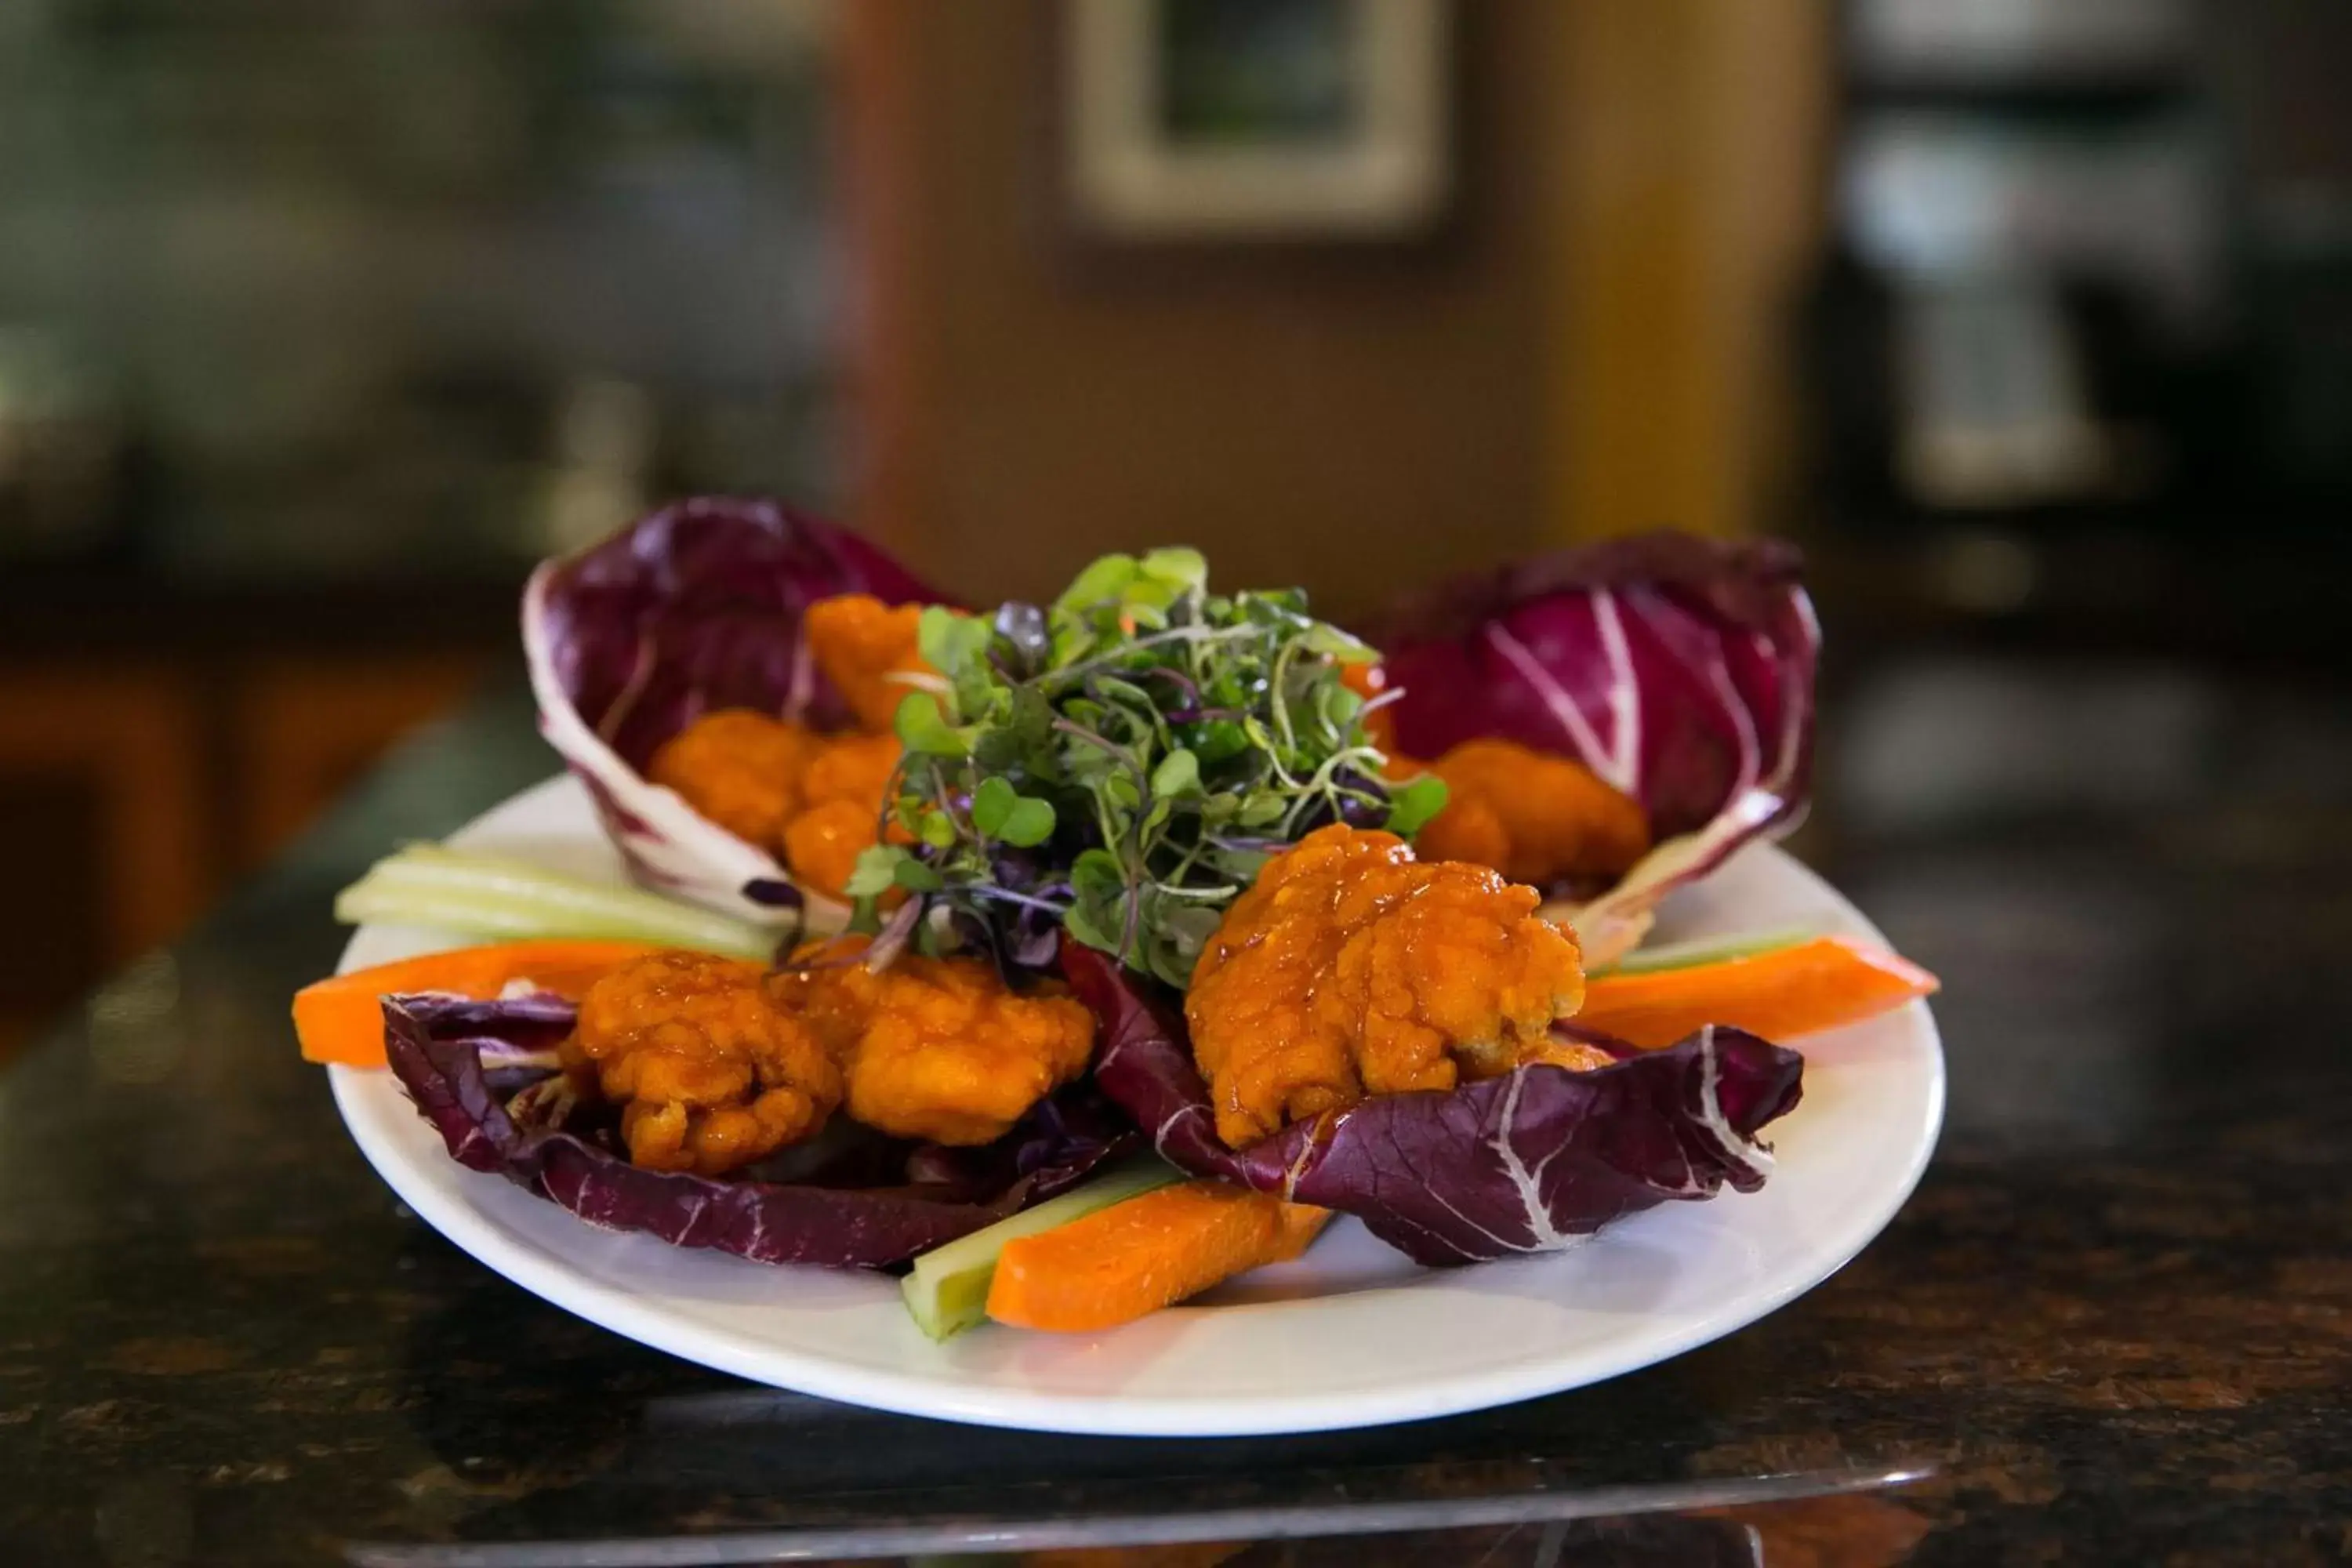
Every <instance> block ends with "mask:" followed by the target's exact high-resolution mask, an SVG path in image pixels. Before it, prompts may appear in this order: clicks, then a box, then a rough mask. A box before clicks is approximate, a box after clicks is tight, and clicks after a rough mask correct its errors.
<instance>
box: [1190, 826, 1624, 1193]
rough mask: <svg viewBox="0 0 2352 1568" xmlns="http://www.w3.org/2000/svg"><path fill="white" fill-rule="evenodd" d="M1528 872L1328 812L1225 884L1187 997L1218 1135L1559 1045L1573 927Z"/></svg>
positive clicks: (1444, 1083)
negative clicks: (1556, 1027)
mask: <svg viewBox="0 0 2352 1568" xmlns="http://www.w3.org/2000/svg"><path fill="white" fill-rule="evenodd" d="M1539 901H1540V899H1539V895H1538V893H1537V892H1536V890H1535V889H1533V888H1526V887H1517V886H1514V885H1512V884H1510V883H1507V882H1506V881H1504V879H1502V878H1501V877H1500V876H1499V875H1497V874H1496V872H1495V871H1494V870H1492V869H1491V868H1486V867H1484V866H1472V865H1466V864H1461V863H1430V862H1425V861H1419V860H1416V859H1414V858H1413V853H1412V849H1411V848H1410V847H1407V846H1406V844H1405V842H1404V840H1402V839H1401V838H1399V837H1396V836H1395V835H1394V834H1390V833H1370V832H1364V831H1361V830H1359V829H1357V828H1352V827H1349V826H1344V825H1337V824H1335V825H1334V826H1329V827H1325V828H1320V829H1318V830H1317V831H1316V832H1314V833H1311V834H1309V835H1307V837H1306V838H1304V839H1302V840H1301V841H1300V842H1299V843H1297V844H1296V845H1294V846H1292V847H1290V848H1289V849H1287V850H1285V851H1284V852H1283V853H1282V854H1280V855H1277V856H1276V857H1275V858H1273V859H1272V860H1270V861H1268V862H1267V863H1266V866H1265V869H1264V870H1263V871H1261V872H1260V873H1259V874H1258V879H1257V882H1256V883H1255V886H1253V887H1252V888H1251V889H1249V890H1248V891H1247V892H1245V893H1244V894H1243V895H1242V896H1241V897H1240V898H1238V899H1236V900H1234V904H1233V907H1232V908H1231V909H1230V910H1227V911H1226V913H1225V918H1224V921H1223V924H1221V925H1220V926H1219V927H1218V929H1217V934H1216V936H1215V937H1214V938H1213V939H1212V941H1211V942H1210V943H1209V945H1208V947H1207V948H1206V949H1205V950H1204V951H1203V952H1202V954H1201V960H1200V963H1199V964H1198V965H1197V966H1195V968H1194V969H1193V972H1192V989H1191V991H1190V992H1189V993H1188V994H1187V995H1186V997H1185V1002H1184V1016H1185V1018H1186V1021H1187V1022H1188V1023H1190V1025H1191V1026H1192V1051H1193V1055H1194V1058H1196V1059H1197V1061H1198V1062H1199V1064H1200V1068H1201V1071H1202V1075H1203V1076H1204V1077H1206V1078H1207V1079H1208V1080H1209V1089H1210V1098H1211V1100H1212V1101H1213V1104H1214V1106H1215V1108H1216V1114H1217V1135H1218V1136H1219V1137H1221V1138H1223V1140H1224V1141H1225V1142H1227V1143H1229V1144H1231V1145H1233V1146H1234V1147H1236V1148H1239V1147H1241V1146H1242V1145H1244V1144H1246V1143H1252V1142H1256V1141H1257V1140H1258V1139H1260V1138H1263V1137H1265V1136H1266V1135H1267V1134H1269V1133H1271V1132H1274V1131H1276V1130H1277V1129H1279V1128H1280V1127H1281V1126H1282V1125H1283V1124H1284V1123H1285V1122H1288V1121H1304V1120H1307V1119H1309V1118H1312V1117H1315V1116H1318V1115H1321V1114H1322V1113H1324V1112H1325V1111H1329V1110H1344V1109H1345V1108H1347V1107H1348V1106H1350V1105H1353V1104H1355V1103H1356V1102H1358V1101H1359V1100H1362V1099H1363V1098H1365V1097H1366V1096H1367V1095H1373V1094H1396V1093H1402V1092H1404V1091H1407V1090H1412V1089H1437V1090H1444V1089H1453V1088H1454V1086H1455V1085H1456V1083H1458V1082H1459V1081H1461V1080H1462V1079H1480V1078H1491V1077H1493V1076H1495V1075H1496V1074H1498V1073H1505V1072H1508V1071H1510V1070H1511V1069H1512V1068H1516V1067H1517V1066H1519V1065H1521V1064H1522V1063H1525V1062H1528V1061H1540V1060H1548V1059H1561V1053H1560V1052H1559V1047H1556V1046H1554V1045H1553V1043H1552V1042H1551V1040H1550V1038H1549V1031H1550V1026H1551V1024H1552V1022H1553V1020H1555V1019H1558V1018H1564V1017H1566V1016H1569V1015H1570V1014H1571V1013H1573V1012H1575V1011H1576V1009H1577V1008H1578V1007H1580V1005H1583V1001H1584V973H1583V970H1582V967H1581V966H1580V963H1579V962H1578V957H1577V950H1576V939H1575V938H1574V937H1573V936H1572V935H1571V934H1570V933H1569V932H1568V931H1566V930H1564V929H1562V928H1560V927H1559V926H1555V925H1553V924H1551V923H1550V922H1549V921H1545V920H1542V919H1540V918H1539V917H1538V916H1537V914H1536V912H1535V910H1536V906H1537V904H1538V902H1539Z"/></svg>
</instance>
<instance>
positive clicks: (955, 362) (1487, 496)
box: [849, 0, 1562, 610]
mask: <svg viewBox="0 0 2352 1568" xmlns="http://www.w3.org/2000/svg"><path fill="white" fill-rule="evenodd" d="M1456 15H1457V41H1458V46H1459V57H1460V62H1459V63H1460V84H1461V90H1460V93H1459V98H1460V100H1461V105H1462V110H1463V117H1462V122H1461V125H1460V135H1461V142H1460V153H1459V156H1458V159H1457V168H1458V171H1459V173H1458V176H1457V178H1458V187H1459V200H1458V202H1457V205H1456V208H1455V211H1454V215H1453V216H1452V217H1451V219H1450V220H1449V222H1448V223H1447V224H1446V225H1445V226H1444V228H1443V230H1442V231H1441V232H1440V233H1439V234H1438V235H1436V236H1435V237H1433V238H1431V239H1429V240H1426V241H1423V242H1420V243H1417V244H1413V245H1411V246H1407V247H1360V248H1352V249H1350V248H1345V247H1322V248H1317V249H1303V248H1297V247H1292V248H1276V249H1261V250H1256V251H1250V250H1244V249H1237V248H1234V247H1223V248H1213V249H1187V248H1172V249H1171V248H1167V247H1158V248H1144V249H1139V248H1130V249H1111V248H1106V247H1102V246H1101V245H1099V244H1090V243H1088V242H1086V241H1084V240H1081V239H1079V238H1078V237H1076V236H1075V235H1074V234H1073V233H1072V232H1071V230H1070V228H1069V226H1068V225H1067V224H1066V222H1065V221H1064V219H1063V216H1062V215H1061V212H1060V209H1059V206H1058V204H1057V201H1056V195H1057V191H1058V180H1057V168H1056V165H1055V161H1054V160H1055V154H1054V145H1053V134H1052V116H1053V112H1054V102H1055V90H1054V86H1055V58H1054V54H1053V41H1054V33H1055V21H1056V7H1055V5H1054V4H1053V3H1052V0H959V3H957V4H954V5H944V4H937V3H934V0H857V4H856V5H854V6H852V7H850V8H849V26H850V27H851V29H852V37H851V40H850V45H851V62H852V71H851V104H852V113H853V116H854V119H853V121H852V138H851V141H852V155H853V160H854V163H853V177H852V180H851V191H852V202H853V205H855V207H856V210H857V220H858V233H859V235H860V237H861V251H860V256H859V259H858V276H859V279H860V283H861V287H862V288H863V289H864V290H865V299H864V301H863V311H862V328H861V353H860V359H859V363H860V372H861V374H863V375H864V376H865V378H866V384H865V396H864V398H863V399H862V404H861V406H862V408H863V410H864V417H863V419H862V422H861V423H862V434H863V436H864V437H865V438H866V441H867V443H868V445H867V450H866V466H865V468H864V472H863V476H862V481H861V484H860V487H859V497H860V501H859V504H860V510H861V511H862V512H863V514H864V517H865V521H866V525H867V526H868V527H869V528H871V529H873V530H874V531H877V532H878V533H880V534H882V535H884V536H885V537H887V538H890V539H892V540H893V541H894V542H897V543H898V544H899V545H900V547H901V548H903V549H905V550H906V551H907V552H908V554H909V555H910V556H911V557H912V558H913V559H914V560H915V561H917V562H919V563H920V564H921V565H922V566H923V567H924V568H925V569H927V570H929V572H931V573H933V574H936V576H937V577H938V579H939V580H940V581H941V582H943V583H946V584H950V585H952V586H953V587H954V588H955V589H956V590H957V591H958V592H959V593H961V594H962V595H966V596H969V597H971V598H973V599H978V600H983V601H984V600H987V599H989V598H991V597H992V596H996V595H1003V594H1008V593H1021V592H1030V593H1034V592H1039V591H1042V590H1044V589H1046V588H1049V587H1051V586H1054V585H1056V584H1058V583H1059V582H1060V581H1061V580H1062V579H1063V578H1064V577H1065V576H1066V574H1068V573H1069V572H1070V571H1071V570H1073V569H1074V568H1075V567H1076V565H1078V564H1080V563H1083V562H1084V561H1086V560H1087V559H1088V558H1090V557H1092V556H1093V555H1095V554H1097V553H1098V552H1101V551H1103V550H1105V549H1109V548H1115V547H1118V546H1145V545H1150V544H1154V543H1163V542H1190V543H1193V544H1197V545H1199V546H1201V547H1202V549H1204V550H1206V551H1208V552H1209V553H1210V555H1211V558H1212V560H1213V563H1215V567H1216V571H1217V574H1218V577H1219V580H1221V581H1223V582H1224V583H1227V584H1233V585H1235V586H1241V585H1248V584H1280V583H1291V582H1303V583H1306V584H1308V585H1309V586H1310V587H1312V588H1313V589H1314V590H1315V591H1316V593H1317V595H1318V599H1319V601H1320V602H1321V603H1323V604H1325V605H1327V606H1328V607H1331V608H1333V609H1337V610H1345V609H1347V608H1349V607H1350V606H1353V605H1361V604H1365V603H1369V602H1370V601H1372V600H1373V599H1375V598H1377V597H1379V596H1381V595H1385V594H1387V593H1389V592H1391V591H1392V590H1393V589H1394V588H1396V587H1397V586H1399V585H1401V584H1407V583H1411V582H1413V581H1416V580H1420V579H1424V578H1426V577H1428V576H1430V575H1432V574H1437V573H1440V572H1443V571H1445V570H1448V569H1451V568H1454V567H1458V566H1460V565H1462V564H1464V563H1468V562H1471V561H1475V560H1480V559H1491V558H1493V557H1496V556H1499V555H1503V554H1506V553H1509V552H1515V551H1518V550H1523V549H1526V548H1528V546H1529V545H1530V544H1531V543H1533V542H1535V540H1536V539H1537V537H1538V531H1539V530H1540V529H1541V528H1542V527H1543V525H1544V521H1545V505H1544V498H1543V496H1542V494H1541V490H1542V487H1543V485H1544V483H1545V482H1546V468H1545V464H1544V462H1543V460H1542V450H1541V448H1542V443H1543V441H1544V438H1545V425H1546V421H1547V409H1546V399H1545V397H1544V395H1543V383H1544V378H1545V376H1546V374H1548V369H1549V366H1548V363H1547V355H1548V353H1549V352H1550V343H1549V336H1550V334H1549V332H1548V331H1547V328H1546V325H1545V318H1544V312H1545V310H1546V309H1547V305H1548V301H1549V297H1550V295H1551V294H1552V293H1553V292H1554V290H1552V289H1550V288H1549V286H1548V278H1547V269H1548V268H1549V265H1550V262H1549V255H1548V252H1547V241H1546V237H1545V235H1544V232H1543V226H1542V224H1541V222H1540V221H1539V220H1540V217H1541V215H1542V211H1543V207H1544V201H1545V191H1546V188H1547V184H1548V182H1549V180H1550V178H1551V174H1550V171H1549V169H1548V168H1547V167H1546V166H1545V164H1546V163H1547V161H1548V160H1547V158H1546V156H1545V150H1546V149H1548V148H1549V147H1550V146H1551V145H1552V144H1553V142H1554V137H1553V136H1552V135H1551V134H1550V123H1551V117H1552V115H1553V110H1551V109H1550V108H1549V105H1548V104H1547V101H1546V98H1547V77H1548V75H1549V73H1550V72H1551V69H1552V68H1553V67H1554V65H1555V64H1556V63H1557V59H1558V57H1559V49H1560V47H1561V44H1560V38H1559V34H1560V32H1561V27H1560V18H1561V16H1562V13H1561V11H1560V10H1559V8H1557V7H1555V6H1553V5H1549V4H1541V5H1531V4H1524V3H1519V0H1469V3H1465V4H1463V5H1460V6H1459V7H1458V9H1457V13H1456Z"/></svg>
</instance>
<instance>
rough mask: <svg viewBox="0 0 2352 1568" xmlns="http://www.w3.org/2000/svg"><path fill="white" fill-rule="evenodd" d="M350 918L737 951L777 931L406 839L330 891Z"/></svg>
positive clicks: (641, 893) (763, 951) (469, 931)
mask: <svg viewBox="0 0 2352 1568" xmlns="http://www.w3.org/2000/svg"><path fill="white" fill-rule="evenodd" d="M335 918H336V919H337V920H339V921H343V922H345V923H346V924H350V925H359V924H363V923H367V922H371V921H384V922H388V923H393V924H399V925H422V926H432V927H435V928H436V929H438V930H442V931H454V932H457V933H458V934H459V935H463V936H478V937H497V938H501V939H514V938H523V937H581V938H601V939H604V940H608V941H616V942H654V943H656V944H659V945H661V946H665V947H684V948H694V949H697V950H699V951H702V952H724V953H732V954H735V955H737V956H740V957H743V958H768V957H771V956H772V955H773V954H774V952H775V951H776V943H777V942H778V940H779V935H780V933H778V932H777V931H772V930H770V929H768V928H766V927H763V926H757V925H753V924H751V923H750V922H748V921H739V920H735V919H733V918H731V917H730V916H727V915H722V914H719V913H718V912H717V911H715V910H705V909H699V908H697V907H696V906H694V905H692V904H686V903H680V902H679V901H678V900H675V899H666V898H663V897H662V896H661V895H659V894H658V893H649V892H646V891H645V890H643V889H637V888H620V887H614V886H613V885H612V884H610V883H606V882H589V881H583V880H582V879H579V878H576V877H566V876H563V875H561V874H560V873H557V872H553V871H548V870H544V869H542V868H540V867H537V866H533V865H530V863H528V862H526V861H520V860H509V859H504V858H499V857H496V856H489V855H470V854H466V853H464V852H462V851H458V850H454V849H444V848H442V847H439V846H437V845H421V844H420V845H412V846H411V847H408V848H405V849H403V850H401V851H400V852H399V853H398V854H396V855H392V856H388V857H387V858H384V859H382V860H379V861H377V862H376V863H375V865H374V866H373V867H372V868H369V870H368V873H367V875H366V876H364V877H362V878H361V879H359V880H358V881H356V882H354V883H352V885H351V886H350V887H348V888H345V889H343V890H342V891H341V893H339V894H337V895H336V897H335Z"/></svg>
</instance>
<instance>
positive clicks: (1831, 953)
mask: <svg viewBox="0 0 2352 1568" xmlns="http://www.w3.org/2000/svg"><path fill="white" fill-rule="evenodd" d="M1936 986H1937V980H1936V977H1935V976H1934V975H1932V974H1930V973H1927V971H1926V970H1924V969H1922V968H1920V967H1919V966H1918V965H1917V964H1916V963H1911V962H1909V961H1908V960H1906V959H1904V958H1900V957H1897V956H1896V955H1895V954H1894V953H1891V952H1887V951H1885V949H1884V948H1876V947H1872V946H1870V945H1868V944H1867V943H1864V942H1856V941H1854V940H1853V938H1851V937H1835V936H1832V937H1819V938H1816V939H1815V940H1813V941H1811V942H1798V943H1796V944H1794V945H1793V946H1790V947H1782V948H1776V949H1774V950H1772V951H1771V952H1759V953H1755V954H1752V955H1750V956H1748V957H1746V958H1734V959H1727V960H1725V961H1724V962H1722V963H1698V964H1693V965H1691V966H1690V967H1688V968H1685V969H1661V970H1654V971H1652V972H1650V973H1642V974H1603V975H1601V976H1598V977H1597V978H1595V979H1592V980H1591V981H1588V982H1587V983H1586V984H1585V987H1584V1006H1583V1009H1582V1010H1581V1011H1580V1012H1579V1013H1578V1014H1577V1015H1576V1021H1577V1022H1578V1023H1579V1024H1583V1025H1588V1026H1591V1027H1592V1028H1596V1029H1601V1030H1604V1031H1606V1032H1607V1033H1609V1034H1612V1035H1615V1036H1617V1037H1620V1038H1622V1039H1626V1040H1631V1041H1632V1042H1633V1044H1635V1045H1637V1046H1644V1047H1653V1048H1655V1047H1662V1046H1671V1045H1673V1044H1674V1043H1675V1041H1676V1040H1679V1039H1681V1038H1682V1037H1684V1036H1685V1035H1688V1034H1689V1033H1691V1032H1692V1031H1693V1030H1695V1029H1697V1028H1699V1027H1701V1026H1705V1025H1707V1024H1728V1025H1731V1026H1734V1027H1736V1028H1741V1029H1747V1030H1749V1031H1750V1032H1752V1033H1755V1034H1759V1035H1761V1036H1763V1037H1765V1038H1766V1039H1769V1040H1780V1039H1786V1038H1788V1037H1791V1036H1794V1035H1806V1034H1811V1033H1812V1032H1813V1031H1814V1030H1816V1029H1834V1028H1837V1027H1838V1026H1841V1025H1843V1024H1853V1023H1858V1022H1860V1021H1861V1020H1863V1019H1864V1018H1869V1017H1874V1016H1876V1015H1878V1014H1880V1013H1884V1012H1886V1011H1887V1010H1889V1009H1890V1008H1894V1007H1899V1006H1901V1005H1903V1004H1904V1003H1906V1002H1908V1001H1910V1000H1911V999H1912V998H1914V997H1916V996H1926V995H1927V994H1931V993H1932V992H1934V991H1935V989H1936Z"/></svg>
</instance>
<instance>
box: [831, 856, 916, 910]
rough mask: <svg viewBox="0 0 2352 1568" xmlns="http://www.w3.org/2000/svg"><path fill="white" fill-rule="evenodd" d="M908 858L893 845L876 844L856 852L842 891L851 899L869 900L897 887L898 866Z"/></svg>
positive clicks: (908, 857)
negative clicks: (855, 862) (851, 868)
mask: <svg viewBox="0 0 2352 1568" xmlns="http://www.w3.org/2000/svg"><path fill="white" fill-rule="evenodd" d="M911 858H912V857H910V856H909V855H908V853H907V852H906V851H905V850H904V849H901V848H900V847H898V846H897V845H895V844H876V845H872V846H870V847H866V848H865V849H861V850H859V851H858V852H857V865H856V868H854V869H853V870H851V872H850V873H849V881H848V882H847V884H846V885H845V886H844V887H843V889H842V891H843V892H845V893H846V894H848V895H849V896H850V897H851V898H853V899H870V898H873V897H875V896H876V895H877V894H879V893H887V892H888V891H889V890H890V889H892V888H895V887H897V886H898V866H899V863H900V862H901V861H905V860H909V859H911Z"/></svg>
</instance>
